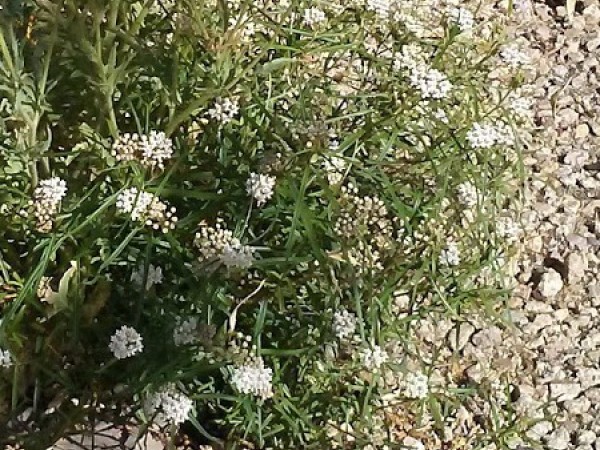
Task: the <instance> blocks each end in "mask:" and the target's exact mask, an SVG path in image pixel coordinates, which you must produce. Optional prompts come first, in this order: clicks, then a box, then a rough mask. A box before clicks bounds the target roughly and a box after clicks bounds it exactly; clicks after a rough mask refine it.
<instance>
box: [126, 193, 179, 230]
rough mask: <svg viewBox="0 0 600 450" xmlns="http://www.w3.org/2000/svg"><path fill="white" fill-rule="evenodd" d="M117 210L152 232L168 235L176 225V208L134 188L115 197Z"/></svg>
mask: <svg viewBox="0 0 600 450" xmlns="http://www.w3.org/2000/svg"><path fill="white" fill-rule="evenodd" d="M116 206H117V210H118V211H119V212H120V213H121V214H128V215H129V216H130V218H131V220H132V221H134V222H142V223H143V224H144V225H146V226H148V227H150V228H152V229H153V230H160V231H162V232H163V233H168V232H169V231H170V230H173V229H174V228H175V224H176V223H177V220H178V218H177V216H176V215H175V213H176V212H177V210H176V208H175V207H173V206H171V207H169V205H168V204H167V203H165V202H163V201H162V200H160V199H159V198H158V197H157V196H156V195H154V194H152V193H150V192H145V191H141V190H139V189H137V188H135V187H132V188H128V189H125V190H124V191H123V192H121V193H120V194H119V196H118V197H117V203H116Z"/></svg>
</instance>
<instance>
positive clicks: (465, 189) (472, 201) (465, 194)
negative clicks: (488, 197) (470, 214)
mask: <svg viewBox="0 0 600 450" xmlns="http://www.w3.org/2000/svg"><path fill="white" fill-rule="evenodd" d="M456 193H457V196H458V201H459V202H460V204H461V205H463V206H466V207H467V208H472V207H473V206H475V205H477V199H478V197H479V192H478V190H477V187H475V185H474V184H473V183H471V182H470V181H465V182H463V183H461V184H459V185H458V187H457V188H456Z"/></svg>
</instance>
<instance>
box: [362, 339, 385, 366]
mask: <svg viewBox="0 0 600 450" xmlns="http://www.w3.org/2000/svg"><path fill="white" fill-rule="evenodd" d="M359 357H360V362H361V364H362V365H363V367H364V368H365V369H367V370H374V369H379V368H380V367H381V366H382V365H383V364H385V363H386V362H387V360H388V359H389V355H388V353H387V352H386V351H385V350H384V349H382V348H381V347H380V346H379V345H373V347H372V348H364V349H363V350H361V352H360V354H359Z"/></svg>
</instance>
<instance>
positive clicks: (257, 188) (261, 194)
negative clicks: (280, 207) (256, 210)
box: [246, 172, 275, 207]
mask: <svg viewBox="0 0 600 450" xmlns="http://www.w3.org/2000/svg"><path fill="white" fill-rule="evenodd" d="M274 188H275V177H272V176H270V175H263V174H258V173H254V172H252V173H251V174H250V178H248V180H246V192H248V195H250V196H251V197H252V198H253V199H254V200H256V204H257V205H258V206H259V207H260V206H262V205H264V204H265V203H266V202H267V200H269V199H270V198H271V197H273V189H274Z"/></svg>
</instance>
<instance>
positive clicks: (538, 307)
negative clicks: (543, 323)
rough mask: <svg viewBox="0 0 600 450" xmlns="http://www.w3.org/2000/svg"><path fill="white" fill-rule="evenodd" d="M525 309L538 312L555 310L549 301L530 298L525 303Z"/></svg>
mask: <svg viewBox="0 0 600 450" xmlns="http://www.w3.org/2000/svg"><path fill="white" fill-rule="evenodd" d="M525 310H526V311H530V312H532V313H536V314H543V313H552V312H554V309H553V308H552V306H551V305H549V304H548V303H544V302H541V301H539V300H529V301H528V302H527V303H526V304H525Z"/></svg>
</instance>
